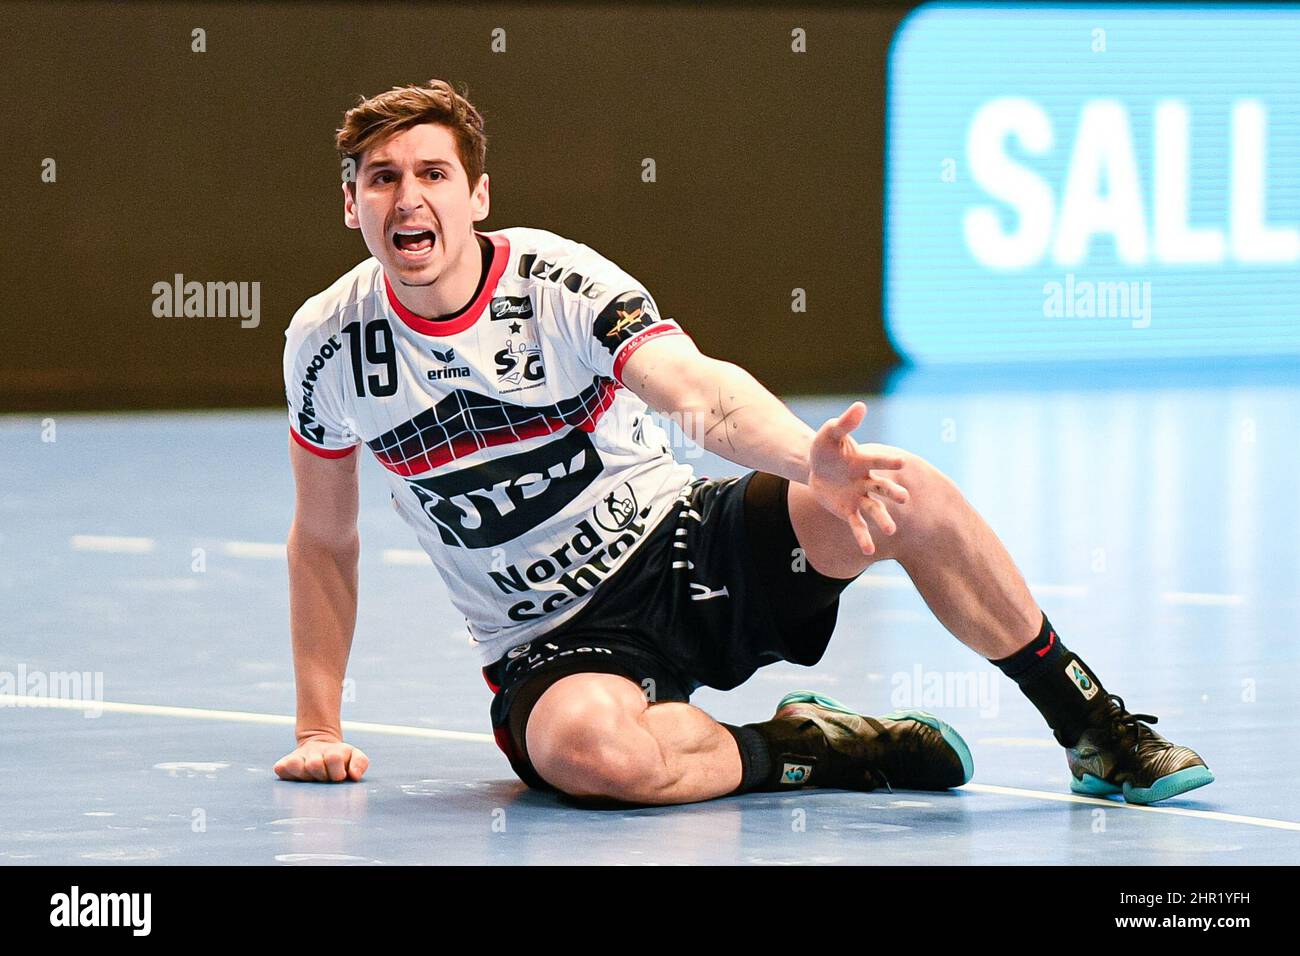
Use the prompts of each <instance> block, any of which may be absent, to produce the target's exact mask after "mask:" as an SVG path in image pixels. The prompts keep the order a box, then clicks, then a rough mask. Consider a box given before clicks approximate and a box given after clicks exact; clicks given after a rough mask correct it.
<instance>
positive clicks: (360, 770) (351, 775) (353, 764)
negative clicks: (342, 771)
mask: <svg viewBox="0 0 1300 956" xmlns="http://www.w3.org/2000/svg"><path fill="white" fill-rule="evenodd" d="M369 766H370V758H369V757H367V756H366V755H365V754H363V753H362V752H361V751H360V750H358V749H357V748H356V747H353V748H352V757H351V759H349V760H348V779H349V780H360V779H361V778H362V777H363V776H364V775H365V772H366V769H367V768H368V767H369Z"/></svg>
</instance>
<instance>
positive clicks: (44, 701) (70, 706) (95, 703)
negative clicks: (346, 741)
mask: <svg viewBox="0 0 1300 956" xmlns="http://www.w3.org/2000/svg"><path fill="white" fill-rule="evenodd" d="M7 707H30V708H33V709H50V708H52V709H55V710H95V711H103V712H105V713H110V714H141V715H145V716H149V717H182V718H185V719H188V720H228V721H231V722H233V723H239V724H278V725H280V726H286V727H292V726H294V723H295V720H294V718H293V717H289V716H286V715H284V714H256V713H251V712H249V711H244V710H208V709H207V708H203V707H170V706H164V705H162V704H128V703H122V702H120V701H111V700H77V699H75V698H70V697H32V696H28V695H27V694H0V710H3V709H4V708H7ZM343 729H344V730H357V731H364V732H366V733H373V734H387V735H389V736H391V737H429V738H432V739H434V740H468V741H471V742H473V743H495V742H496V741H495V738H493V736H492V735H491V734H477V733H471V732H469V731H464V730H435V729H433V728H432V727H407V726H405V725H403V724H372V723H369V722H368V721H364V720H345V721H343Z"/></svg>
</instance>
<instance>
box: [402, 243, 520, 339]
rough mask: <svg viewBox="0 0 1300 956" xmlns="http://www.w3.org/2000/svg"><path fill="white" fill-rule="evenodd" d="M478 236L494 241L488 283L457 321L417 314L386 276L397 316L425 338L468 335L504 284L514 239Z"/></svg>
mask: <svg viewBox="0 0 1300 956" xmlns="http://www.w3.org/2000/svg"><path fill="white" fill-rule="evenodd" d="M474 234H475V235H476V236H483V238H485V239H488V240H490V241H491V242H492V246H493V248H494V252H493V253H492V266H491V268H490V269H489V270H488V277H487V281H485V282H484V283H483V291H481V292H480V293H479V294H478V298H476V299H475V300H474V301H473V302H471V303H470V304H469V306H467V307H466V309H465V311H464V312H462V313H461V314H460V315H458V316H456V318H454V319H443V320H442V321H439V320H437V319H426V318H424V317H423V316H420V315H416V314H415V313H414V312H412V311H411V310H410V309H408V308H407V307H406V306H404V305H402V303H400V302H398V301H397V296H396V295H395V294H394V293H393V287H392V285H391V284H390V283H389V281H388V273H387V272H385V273H384V292H386V293H387V294H388V304H389V306H391V307H392V310H393V311H394V312H396V313H397V317H398V318H399V319H401V320H402V321H403V322H404V323H405V324H406V325H407V326H408V327H409V328H412V329H414V330H415V331H416V332H419V333H420V334H422V335H455V334H456V333H457V332H464V331H465V330H466V329H468V328H469V327H470V326H471V325H473V324H474V323H475V322H477V321H478V317H479V316H480V315H482V314H483V310H484V309H485V308H486V307H487V304H488V302H489V301H491V299H492V293H493V292H495V291H496V287H497V282H499V281H500V279H501V276H502V275H503V274H504V273H505V271H506V264H507V262H508V261H509V259H510V240H509V239H507V238H506V237H505V236H503V235H501V234H500V233H495V232H477V231H476V232H475V233H474Z"/></svg>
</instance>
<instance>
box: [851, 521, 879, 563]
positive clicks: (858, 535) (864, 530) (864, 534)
mask: <svg viewBox="0 0 1300 956" xmlns="http://www.w3.org/2000/svg"><path fill="white" fill-rule="evenodd" d="M849 529H850V530H851V531H852V532H853V538H854V540H855V541H857V542H858V548H859V549H860V550H861V551H862V553H863V554H875V553H876V543H875V542H874V541H872V540H871V529H870V528H868V527H867V522H866V519H864V518H863V517H862V513H861V512H860V511H855V512H853V514H852V515H850V516H849Z"/></svg>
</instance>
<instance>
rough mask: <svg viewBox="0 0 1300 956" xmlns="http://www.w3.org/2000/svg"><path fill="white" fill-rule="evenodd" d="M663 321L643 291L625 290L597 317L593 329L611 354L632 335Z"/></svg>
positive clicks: (598, 339) (598, 340)
mask: <svg viewBox="0 0 1300 956" xmlns="http://www.w3.org/2000/svg"><path fill="white" fill-rule="evenodd" d="M658 321H659V316H658V315H656V314H655V307H654V303H653V302H651V301H650V298H649V296H647V295H645V293H643V292H625V293H623V294H622V295H620V296H617V297H616V298H615V299H614V300H613V301H612V302H610V304H609V305H607V306H605V308H604V309H603V310H602V311H601V313H600V315H598V316H596V323H595V325H594V326H593V328H592V330H591V332H592V335H594V336H595V337H596V341H597V342H599V343H600V344H601V345H603V346H604V347H605V349H606V350H607V351H608V352H609V354H610V355H613V354H614V353H615V352H617V351H618V347H619V346H620V345H622V344H623V343H624V342H626V341H627V340H628V339H630V338H634V337H635V336H636V335H637V334H639V333H641V332H644V331H645V330H646V329H648V328H649V327H650V326H652V325H654V324H655V323H656V322H658Z"/></svg>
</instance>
